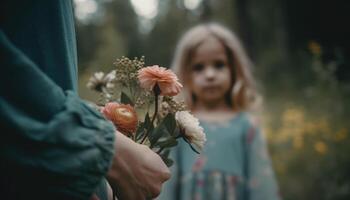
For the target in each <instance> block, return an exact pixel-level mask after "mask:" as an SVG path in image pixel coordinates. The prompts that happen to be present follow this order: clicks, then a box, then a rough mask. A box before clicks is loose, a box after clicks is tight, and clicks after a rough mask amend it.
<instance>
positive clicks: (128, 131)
mask: <svg viewBox="0 0 350 200" xmlns="http://www.w3.org/2000/svg"><path fill="white" fill-rule="evenodd" d="M102 113H103V114H104V115H105V117H106V118H107V119H109V120H110V121H112V122H113V123H114V124H115V125H116V127H117V130H118V131H120V132H121V133H123V134H125V135H127V136H131V135H134V134H135V131H136V127H137V122H138V120H137V114H136V112H135V110H134V108H133V107H132V106H130V105H125V104H119V103H107V104H106V105H105V107H104V108H102Z"/></svg>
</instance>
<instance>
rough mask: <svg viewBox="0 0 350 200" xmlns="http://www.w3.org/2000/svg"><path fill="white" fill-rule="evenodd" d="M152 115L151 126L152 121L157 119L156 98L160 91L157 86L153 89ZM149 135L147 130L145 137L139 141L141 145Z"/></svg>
mask: <svg viewBox="0 0 350 200" xmlns="http://www.w3.org/2000/svg"><path fill="white" fill-rule="evenodd" d="M153 91H154V104H155V105H154V113H153V117H152V120H151V124H152V125H153V123H154V120H155V119H156V117H157V114H158V96H159V93H160V89H159V87H158V85H156V86H155V88H154V90H153ZM149 133H150V129H148V130H147V132H146V134H145V136H144V137H143V138H142V140H141V144H143V142H144V141H145V140H146V138H147V137H148V135H149Z"/></svg>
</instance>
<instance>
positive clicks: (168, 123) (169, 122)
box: [163, 113, 176, 135]
mask: <svg viewBox="0 0 350 200" xmlns="http://www.w3.org/2000/svg"><path fill="white" fill-rule="evenodd" d="M163 123H164V125H165V127H166V128H167V130H168V132H169V133H170V134H171V135H173V133H174V131H175V128H176V120H175V115H174V114H172V113H169V114H167V116H165V118H164V119H163Z"/></svg>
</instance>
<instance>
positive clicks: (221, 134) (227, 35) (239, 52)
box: [160, 23, 279, 200]
mask: <svg viewBox="0 0 350 200" xmlns="http://www.w3.org/2000/svg"><path fill="white" fill-rule="evenodd" d="M172 68H173V70H174V71H175V72H176V73H177V75H178V76H179V78H180V80H181V82H182V83H183V85H184V90H183V91H184V93H183V95H184V98H185V100H186V102H187V105H188V107H189V108H190V109H191V110H192V112H193V114H194V115H195V116H196V117H197V118H199V120H200V122H201V125H202V126H203V128H204V130H205V132H206V136H207V143H206V145H205V147H204V149H203V151H202V153H201V154H200V155H199V156H198V155H195V154H194V153H193V152H192V150H191V149H190V148H189V147H188V145H186V144H180V145H179V146H178V148H177V149H175V150H174V152H173V153H174V159H175V163H176V165H174V166H173V167H172V168H173V175H172V178H171V180H170V181H169V182H168V183H166V184H165V186H164V188H163V192H162V193H161V197H160V198H161V199H178V200H180V199H181V200H184V199H191V200H192V199H193V200H197V199H198V200H201V199H207V200H209V199H210V200H212V199H213V200H214V199H215V200H216V199H218V200H219V199H225V200H226V199H232V200H233V199H236V200H237V199H238V200H275V199H279V195H278V188H277V185H276V181H275V177H274V172H273V170H272V168H271V163H270V160H269V156H268V153H267V148H266V144H265V141H264V139H263V135H262V133H261V131H260V129H259V127H258V125H257V123H256V120H253V119H252V118H251V117H250V115H249V114H248V113H247V111H249V110H250V109H251V108H252V107H254V106H255V105H257V101H258V95H257V93H256V91H255V84H254V80H253V77H252V74H251V71H250V70H251V69H250V68H251V63H250V61H249V59H248V57H247V55H246V53H245V52H244V49H243V48H242V46H241V44H240V42H239V40H238V39H237V37H236V36H235V35H234V34H233V33H232V32H230V31H229V30H228V29H226V28H224V27H222V26H220V25H218V24H213V23H211V24H203V25H198V26H196V27H194V28H192V29H190V30H189V31H188V32H187V33H185V35H184V36H183V38H182V39H181V40H180V42H179V44H178V46H177V50H176V54H175V57H174V61H173V65H172Z"/></svg>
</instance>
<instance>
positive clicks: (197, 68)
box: [192, 64, 204, 72]
mask: <svg viewBox="0 0 350 200" xmlns="http://www.w3.org/2000/svg"><path fill="white" fill-rule="evenodd" d="M203 68H204V65H202V64H195V65H193V67H192V70H193V71H196V72H200V71H202V70H203Z"/></svg>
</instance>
